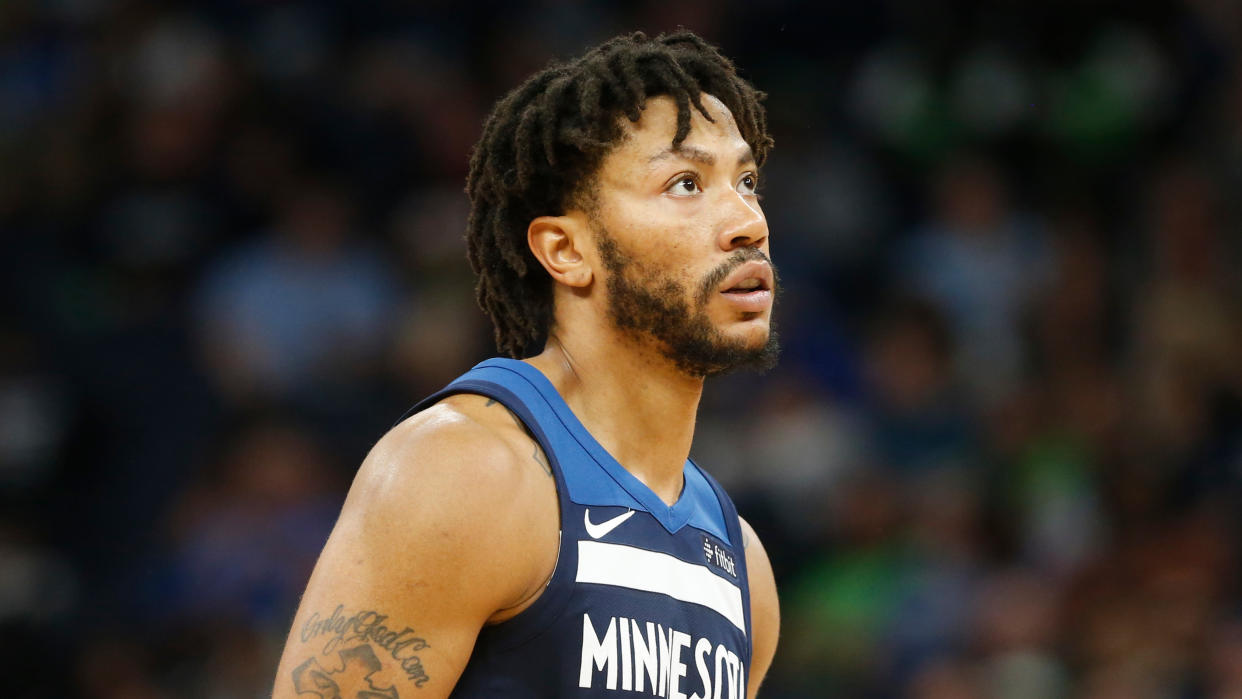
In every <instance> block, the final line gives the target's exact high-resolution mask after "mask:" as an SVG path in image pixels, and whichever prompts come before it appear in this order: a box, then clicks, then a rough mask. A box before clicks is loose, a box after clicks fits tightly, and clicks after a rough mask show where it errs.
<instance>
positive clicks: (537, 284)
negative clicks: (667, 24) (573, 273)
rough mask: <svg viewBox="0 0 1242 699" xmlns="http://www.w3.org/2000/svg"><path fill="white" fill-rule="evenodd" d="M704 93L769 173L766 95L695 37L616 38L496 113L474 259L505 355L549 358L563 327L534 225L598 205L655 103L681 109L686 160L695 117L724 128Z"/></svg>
mask: <svg viewBox="0 0 1242 699" xmlns="http://www.w3.org/2000/svg"><path fill="white" fill-rule="evenodd" d="M702 93H707V94H709V95H713V96H715V97H716V98H718V99H719V100H720V101H721V102H723V103H724V104H725V106H726V107H728V108H729V111H730V112H732V114H733V118H734V119H735V121H736V122H737V125H738V130H739V131H740V132H741V135H742V138H743V139H744V140H745V141H746V142H747V143H748V144H749V145H750V147H751V149H752V150H753V151H754V155H755V161H756V163H757V164H759V165H762V164H763V161H764V160H765V158H766V157H767V154H768V151H769V150H770V149H771V147H772V138H771V137H770V136H769V135H768V132H767V120H766V117H765V114H764V110H763V106H762V104H761V102H762V100H763V99H764V97H765V95H764V93H762V92H759V91H758V90H756V89H754V88H753V87H752V86H751V85H750V84H749V83H747V82H746V81H745V80H743V79H742V78H741V77H739V76H738V74H737V71H736V69H735V68H734V66H733V63H732V62H731V61H730V60H729V59H727V58H725V57H724V56H723V55H721V54H720V52H719V50H717V49H716V48H715V47H714V46H712V45H710V44H708V43H707V42H706V41H704V40H703V39H701V38H699V37H698V36H696V35H695V34H693V33H690V32H686V31H682V32H679V33H676V34H671V35H660V36H657V37H656V38H654V39H650V38H648V37H647V36H646V35H645V34H643V33H642V32H636V33H634V34H630V35H628V36H618V37H615V38H613V39H610V40H609V41H607V42H605V43H603V44H601V45H599V46H597V47H595V48H594V49H592V50H590V51H589V52H587V53H586V54H585V55H583V56H581V57H579V58H577V59H574V60H571V61H568V62H565V63H553V64H551V65H549V66H548V67H547V68H545V69H543V70H542V71H540V72H539V73H536V74H535V75H533V76H531V77H530V79H528V80H527V81H526V82H525V83H523V84H522V85H521V86H519V87H518V88H516V89H515V90H513V91H512V92H510V93H509V94H508V95H506V96H505V97H504V98H503V99H501V100H500V101H499V102H498V103H497V104H496V106H495V108H494V109H493V110H492V113H491V115H490V116H488V118H487V121H486V122H485V123H484V126H483V135H482V136H481V137H480V139H479V142H478V144H477V145H476V146H475V148H474V152H473V154H472V155H471V157H470V174H469V176H468V177H467V179H466V193H467V195H468V196H469V197H470V217H469V221H468V223H467V229H466V247H467V253H468V257H469V259H470V266H471V267H472V268H473V269H474V272H475V274H476V275H477V277H478V285H477V287H476V289H475V293H476V296H477V298H478V302H479V306H480V307H482V309H483V310H484V311H485V312H486V313H487V314H488V315H489V316H490V317H491V319H492V324H493V325H494V326H495V329H496V347H497V349H498V350H500V352H501V353H503V354H505V355H507V356H509V357H513V358H515V359H516V358H520V357H523V356H529V355H530V354H534V353H537V352H538V351H539V350H540V349H541V348H542V346H543V344H544V343H545V342H546V341H547V336H548V332H549V330H550V328H551V324H552V288H553V285H552V278H551V277H550V276H548V275H547V274H546V273H545V272H544V270H543V268H542V266H541V265H540V264H539V261H538V260H537V259H536V258H535V256H534V254H533V253H531V251H530V248H529V246H528V245H527V242H526V231H527V228H528V226H529V225H530V222H531V220H533V219H534V218H536V217H538V216H545V215H549V216H559V215H562V214H564V212H565V211H566V210H567V209H569V208H572V207H573V206H574V205H575V204H580V203H583V202H585V201H589V197H592V196H593V192H594V190H593V187H594V177H595V174H596V172H597V171H598V169H599V166H600V164H601V163H602V161H603V159H604V157H605V156H606V155H607V154H608V152H609V151H610V150H611V149H612V148H613V147H614V146H615V145H617V143H618V142H619V141H620V140H621V137H622V135H623V133H624V131H623V129H622V127H621V117H623V116H624V117H625V118H627V119H629V120H630V121H631V122H637V121H638V120H639V118H640V117H641V116H642V111H643V109H644V107H645V104H646V102H647V100H648V99H649V98H651V97H656V96H661V95H666V96H669V97H671V98H672V99H673V100H674V102H675V103H676V105H677V130H676V133H675V135H674V136H673V142H672V145H673V147H674V148H676V147H677V146H679V145H681V143H682V141H684V140H685V139H686V137H687V136H688V135H689V133H690V114H691V112H690V110H691V109H694V110H697V111H698V112H699V113H700V114H702V115H703V117H704V118H706V119H707V120H708V121H714V120H713V119H712V117H711V116H710V115H709V114H708V113H707V111H706V110H705V109H704V107H703V104H702V102H701V101H700V99H699V96H700V95H701V94H702Z"/></svg>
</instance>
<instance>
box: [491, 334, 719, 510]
mask: <svg viewBox="0 0 1242 699" xmlns="http://www.w3.org/2000/svg"><path fill="white" fill-rule="evenodd" d="M478 366H479V367H480V368H481V367H489V366H490V367H496V368H501V369H508V370H510V371H513V372H515V373H517V374H518V375H519V376H521V377H522V378H523V379H525V380H526V381H527V382H529V383H530V384H531V386H533V387H534V388H535V390H536V391H538V392H539V394H540V395H541V396H542V397H543V399H544V400H545V401H547V403H548V406H549V407H551V408H552V411H553V413H555V414H556V416H557V418H558V419H559V420H560V421H561V424H563V425H564V426H565V429H566V430H568V431H569V433H570V435H571V436H572V437H573V438H574V440H575V441H577V442H578V444H579V445H580V446H582V448H583V449H584V450H585V451H586V452H587V454H589V455H590V456H591V458H592V459H593V460H594V461H595V462H596V463H597V464H599V466H600V467H601V468H603V469H604V472H605V473H607V474H608V476H609V477H611V478H612V480H613V481H615V482H616V483H617V485H619V486H620V487H621V488H622V489H623V490H625V492H627V493H629V495H630V497H633V498H634V499H635V500H637V501H638V503H639V504H640V505H642V506H643V507H644V508H645V509H646V510H647V511H648V512H650V513H651V514H652V516H654V517H655V518H656V519H657V520H659V522H660V523H661V524H662V525H664V528H665V529H667V530H669V531H670V532H675V531H677V530H678V529H681V527H683V526H684V525H685V524H686V523H687V522H689V521H690V518H691V516H692V515H693V514H694V511H695V508H696V505H697V503H696V502H695V501H696V499H697V498H696V497H695V495H694V493H693V491H694V490H695V488H693V487H692V484H693V483H695V482H696V481H698V480H700V479H702V476H701V474H699V473H697V469H698V466H697V465H696V464H695V463H694V462H693V461H692V460H690V459H686V463H685V464H684V465H683V466H682V489H681V493H680V495H679V496H678V498H677V502H675V503H673V504H672V505H669V504H668V503H666V502H664V500H662V499H661V498H660V496H659V495H656V493H655V491H654V490H652V489H651V488H650V487H648V486H647V484H646V483H643V482H642V481H640V480H639V479H638V477H637V476H635V475H634V474H633V473H630V471H629V469H627V468H626V467H625V466H623V465H621V462H619V461H617V459H616V458H615V457H614V456H613V455H612V454H611V453H609V451H608V450H607V449H605V448H604V445H602V444H600V443H599V441H598V440H596V439H595V437H594V436H593V435H592V434H591V432H590V430H588V429H587V428H586V426H585V425H583V424H582V421H581V420H579V419H578V416H577V415H575V414H574V412H573V410H571V409H570V407H569V405H568V404H567V403H566V402H565V399H564V398H563V397H561V394H560V391H557V390H556V386H554V385H553V384H552V382H551V381H550V380H549V379H548V377H547V376H545V375H544V373H543V372H542V371H540V370H539V369H538V368H537V367H535V366H534V365H532V364H530V363H528V362H524V361H522V360H519V359H508V358H504V357H496V358H493V359H489V360H487V361H485V362H482V363H480V364H479V365H478ZM696 477H697V478H696Z"/></svg>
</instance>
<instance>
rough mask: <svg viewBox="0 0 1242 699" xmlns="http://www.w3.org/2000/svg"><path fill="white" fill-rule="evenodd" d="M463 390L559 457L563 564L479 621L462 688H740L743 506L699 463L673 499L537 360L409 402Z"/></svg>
mask: <svg viewBox="0 0 1242 699" xmlns="http://www.w3.org/2000/svg"><path fill="white" fill-rule="evenodd" d="M455 393H475V394H479V395H483V396H488V397H490V398H493V399H495V400H497V401H499V402H500V403H502V404H504V406H505V407H507V408H508V409H509V410H511V411H512V412H513V413H514V414H515V415H517V416H518V418H519V419H520V420H521V421H522V422H523V423H525V425H526V426H527V428H528V429H529V430H530V432H531V434H532V435H533V436H534V438H535V439H536V440H537V441H538V442H539V445H540V446H541V447H542V448H543V451H544V453H545V454H547V457H548V461H549V462H550V464H551V466H552V473H553V477H554V478H555V479H556V489H557V494H558V499H559V501H560V514H561V532H560V533H561V537H560V552H559V557H558V558H557V562H556V569H555V571H554V572H553V574H552V578H551V580H550V581H549V582H548V585H547V588H546V589H544V591H543V592H542V594H540V596H539V598H538V599H537V600H536V601H535V602H534V603H533V604H532V605H531V606H530V607H528V608H527V609H525V610H524V611H522V612H521V613H520V614H518V615H517V616H515V617H513V618H512V619H509V620H507V621H505V622H502V623H499V624H496V625H490V626H486V627H484V628H483V630H482V631H481V632H480V634H479V637H478V640H477V641H476V643H475V647H474V652H473V654H472V655H471V656H470V661H469V663H468V664H467V665H466V669H465V671H464V672H463V673H462V676H461V679H460V680H459V681H458V683H457V686H456V688H455V689H454V690H453V694H452V696H453V697H471V698H473V697H540V698H547V697H628V696H644V695H646V696H657V697H669V698H677V699H689V698H691V697H693V698H694V699H742V698H743V697H745V695H746V678H747V674H748V672H749V670H750V656H751V642H750V638H751V628H750V624H751V621H750V588H749V585H748V584H747V578H746V560H745V554H744V552H743V550H742V535H741V530H740V529H739V523H738V518H737V511H736V510H735V509H734V507H733V503H732V502H731V501H730V500H729V497H728V496H727V495H725V493H724V491H723V490H722V489H721V488H720V486H719V485H718V484H717V483H716V482H715V481H714V480H713V479H712V478H711V477H710V476H708V475H707V474H706V473H704V472H703V471H702V470H700V469H699V467H698V466H697V465H695V464H694V463H693V462H692V461H690V460H687V461H686V465H685V467H684V474H685V487H684V489H683V491H682V494H681V497H680V498H679V499H678V500H677V503H676V504H674V505H672V506H669V505H667V504H665V503H664V502H663V501H662V500H661V499H660V498H659V497H658V496H656V494H655V493H654V492H652V490H651V489H650V488H648V487H647V486H646V485H644V484H643V483H642V482H640V481H639V480H638V479H637V478H635V477H634V476H633V475H632V474H631V473H630V472H629V471H627V470H625V468H624V467H623V466H621V464H620V463H618V462H617V461H616V460H615V459H614V458H613V457H612V456H611V455H609V454H608V452H607V451H605V450H604V448H603V447H602V446H600V444H599V443H598V442H596V441H595V439H594V438H593V437H592V436H591V434H590V433H589V432H587V430H586V428H585V427H583V426H582V423H581V422H579V421H578V418H577V417H575V416H574V414H573V412H572V411H570V409H569V406H568V405H566V404H565V401H564V400H562V399H561V397H560V394H559V393H557V391H556V388H555V387H553V385H552V383H551V382H550V381H548V379H547V378H546V377H545V376H544V375H543V374H542V373H541V372H540V371H539V370H538V369H536V368H534V367H533V366H531V365H529V364H527V363H525V362H520V361H516V360H512V359H490V360H488V361H485V362H483V363H481V364H479V365H478V366H476V367H474V368H473V369H471V370H470V371H469V372H467V373H466V374H464V375H463V376H461V377H460V378H458V379H457V380H456V381H454V382H453V383H451V384H449V385H448V386H447V387H446V388H444V389H443V390H442V391H440V392H438V393H436V394H435V395H432V396H430V397H429V398H427V399H426V400H424V401H423V402H421V403H419V404H418V405H416V406H415V407H414V408H413V409H412V410H411V411H410V413H409V414H413V413H415V412H417V411H419V410H422V409H424V408H427V407H429V406H431V405H432V404H434V403H436V402H437V401H439V400H441V399H443V398H444V397H446V396H449V395H452V394H455Z"/></svg>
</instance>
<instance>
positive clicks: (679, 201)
mask: <svg viewBox="0 0 1242 699" xmlns="http://www.w3.org/2000/svg"><path fill="white" fill-rule="evenodd" d="M760 98H761V93H758V92H756V91H755V90H754V89H753V88H752V87H751V86H750V85H749V84H747V83H746V82H745V81H743V80H742V79H740V78H739V77H738V76H737V74H736V73H735V71H734V68H733V65H732V64H731V63H730V62H729V61H728V60H727V59H726V58H724V57H722V56H721V55H720V54H719V53H718V52H717V50H716V49H715V48H713V47H711V46H709V45H708V44H706V43H705V42H703V41H702V40H701V39H699V38H698V37H696V36H694V35H693V34H689V33H680V34H677V35H672V36H662V37H659V38H656V39H649V38H647V37H645V36H643V35H641V34H635V35H632V36H625V37H619V38H616V39H613V40H611V41H609V42H607V43H605V44H603V45H601V46H599V47H597V48H595V49H593V50H592V51H590V52H589V53H587V54H586V55H585V56H583V57H581V58H579V59H577V60H574V61H572V62H569V63H567V64H562V65H556V66H553V67H550V68H548V69H546V70H544V71H543V72H540V73H538V74H537V75H535V76H534V77H532V78H531V79H530V80H528V81H527V82H526V83H525V84H523V85H522V86H520V87H518V88H517V89H516V90H514V91H513V92H511V93H510V94H509V95H508V96H507V97H505V98H504V99H503V100H501V101H500V102H499V103H498V104H497V105H496V107H495V110H494V111H493V112H492V114H491V116H490V117H489V119H488V121H487V123H486V125H485V127H484V132H483V136H482V138H481V140H480V141H479V143H478V145H477V147H476V149H475V151H474V154H473V157H472V160H471V164H470V175H469V180H468V183H467V192H468V194H469V196H470V200H471V206H472V209H471V214H470V220H469V230H468V233H467V243H468V247H469V255H470V261H471V263H472V265H473V267H474V270H475V272H476V273H477V274H478V297H479V301H480V304H481V305H482V307H483V308H484V309H485V310H486V311H487V312H488V314H490V316H491V318H492V320H493V322H494V324H495V327H496V339H497V344H498V346H499V348H500V350H501V352H503V353H504V354H506V355H508V356H509V357H513V358H500V359H492V360H488V361H485V362H483V363H482V364H479V365H478V366H476V367H475V368H474V369H472V370H471V371H469V372H468V373H466V374H465V375H463V376H462V377H461V378H459V379H457V380H456V381H454V382H453V383H452V384H450V385H449V386H448V387H447V388H445V389H444V390H443V391H441V392H439V393H437V394H435V395H433V396H431V397H430V398H428V399H426V400H425V401H423V402H422V403H420V404H418V405H417V406H415V407H414V408H413V409H412V410H411V411H410V414H409V415H408V417H407V419H405V420H403V421H402V422H401V423H399V424H398V425H397V426H396V427H395V428H393V430H392V431H391V432H389V433H388V434H387V435H386V436H385V437H384V438H383V439H381V440H380V442H379V443H378V444H377V445H376V446H375V448H374V449H373V450H372V451H371V453H370V455H369V456H368V457H367V459H366V461H365V462H364V463H363V465H362V467H361V469H360V470H359V472H358V475H357V478H356V480H355V481H354V484H353V486H352V489H351V490H350V493H349V496H348V498H347V500H346V502H345V505H344V509H343V510H342V512H341V516H340V520H339V521H338V522H337V524H336V528H335V530H334V531H333V533H332V535H331V537H330V538H329V540H328V542H327V544H326V546H325V548H324V551H323V554H322V556H321V557H320V559H319V562H318V564H317V566H316V568H315V571H314V573H313V575H312V576H311V579H310V582H309V584H308V586H307V589H306V593H305V595H304V596H303V598H302V602H301V607H300V609H299V610H298V613H297V616H296V617H295V619H294V622H293V628H292V630H291V632H290V634H289V638H288V642H287V645H286V646H285V650H284V655H283V658H282V660H281V663H280V667H279V669H278V671H277V677H276V686H275V696H276V697H295V696H296V697H306V696H309V697H320V698H322V699H327V698H329V697H333V698H336V697H345V698H347V699H362V698H366V699H377V698H379V697H385V698H388V699H391V698H393V697H402V698H409V697H424V698H427V699H430V698H432V697H450V696H451V697H541V698H546V697H623V696H638V695H647V696H660V697H677V698H684V697H696V698H698V699H703V698H708V697H710V698H712V699H721V698H725V699H738V698H740V697H753V696H755V693H756V690H757V688H758V686H759V683H760V681H761V679H762V678H763V675H764V673H765V672H766V671H767V669H768V666H769V664H770V663H771V660H772V656H773V654H774V652H775V647H776V638H777V627H778V624H779V618H778V616H779V615H778V609H777V599H776V588H775V584H774V582H773V577H772V570H771V567H770V565H769V563H768V558H767V554H766V553H765V552H764V550H763V548H762V546H761V545H760V543H759V540H758V539H757V538H756V536H755V534H754V532H753V531H752V530H751V528H750V527H749V525H747V524H746V523H745V522H742V521H741V520H740V519H739V518H738V516H737V512H736V510H735V509H734V507H733V505H732V503H731V502H730V500H729V498H728V496H726V495H725V493H724V491H722V490H721V489H720V487H719V486H718V485H717V484H716V483H715V481H713V480H712V478H711V477H710V476H708V475H707V474H706V473H705V472H704V471H702V470H700V469H699V467H698V466H697V465H695V464H694V463H693V462H691V461H690V460H689V459H688V455H689V452H690V444H691V440H692V437H693V434H694V423H695V412H696V410H697V407H698V403H699V397H700V394H701V392H702V390H703V380H704V377H707V376H711V375H714V374H719V373H722V372H726V371H730V370H734V369H738V368H744V367H751V368H755V367H758V368H765V367H768V366H770V365H771V364H772V363H773V361H774V356H775V352H776V341H775V335H774V333H773V332H772V330H771V329H770V316H771V313H772V301H773V295H774V293H775V291H776V284H775V279H774V273H773V269H772V267H771V264H770V262H769V260H768V254H767V253H768V227H767V224H766V222H765V220H764V216H763V212H762V211H761V209H760V206H759V198H758V196H757V195H756V193H755V189H756V186H757V184H758V178H759V172H758V171H759V166H760V165H761V164H762V163H763V161H764V158H765V156H766V155H767V154H768V150H769V149H770V147H771V144H772V141H771V139H770V138H769V137H768V134H767V132H766V126H765V119H764V112H763V109H762V107H761V106H760V104H759V100H760ZM530 355H534V356H530ZM518 357H528V358H526V359H521V360H519V359H516V358H518ZM737 408H738V410H743V411H744V410H747V409H748V406H747V405H745V404H742V405H739V406H737Z"/></svg>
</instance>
